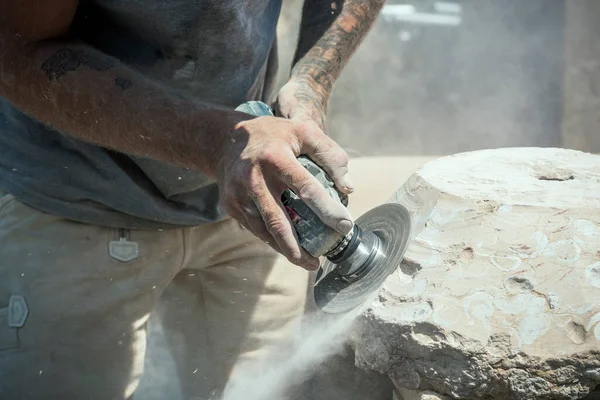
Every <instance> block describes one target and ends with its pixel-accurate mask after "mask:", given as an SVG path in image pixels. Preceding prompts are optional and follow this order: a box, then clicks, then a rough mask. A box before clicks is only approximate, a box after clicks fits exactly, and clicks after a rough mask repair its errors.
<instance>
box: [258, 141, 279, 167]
mask: <svg viewBox="0 0 600 400" xmlns="http://www.w3.org/2000/svg"><path fill="white" fill-rule="evenodd" d="M261 160H262V161H263V162H264V163H266V164H267V165H277V164H279V163H280V162H281V149H279V148H277V147H276V146H272V145H271V146H267V147H266V148H265V149H263V151H262V154H261Z"/></svg>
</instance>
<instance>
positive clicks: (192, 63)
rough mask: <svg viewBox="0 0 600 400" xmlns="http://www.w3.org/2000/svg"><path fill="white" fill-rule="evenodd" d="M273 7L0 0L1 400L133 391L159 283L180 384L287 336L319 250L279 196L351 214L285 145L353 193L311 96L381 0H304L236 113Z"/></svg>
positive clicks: (202, 393)
mask: <svg viewBox="0 0 600 400" xmlns="http://www.w3.org/2000/svg"><path fill="white" fill-rule="evenodd" d="M280 3H281V2H280V1H277V0H247V1H241V0H219V1H214V0H196V1H191V0H170V1H162V0H161V1H158V0H147V1H141V0H119V1H114V0H79V1H77V0H55V1H34V0H22V1H15V0H0V192H1V193H0V196H1V197H0V199H1V200H0V398H7V399H8V398H10V399H24V398H27V399H46V398H48V399H55V398H56V399H58V398H60V399H124V398H131V397H132V396H133V394H134V392H135V388H136V386H137V384H138V382H139V379H140V377H141V374H142V367H143V359H144V350H145V340H146V332H145V328H146V321H147V319H148V315H149V314H150V313H151V312H152V310H153V309H154V307H155V305H156V304H157V302H158V300H159V298H162V299H164V310H163V311H164V314H163V324H164V326H165V329H166V334H167V337H168V338H169V340H170V344H171V347H172V350H173V354H174V356H175V358H176V360H177V361H178V368H179V371H178V376H179V377H180V380H181V384H182V387H183V391H184V396H185V398H189V399H192V398H193V399H205V398H208V397H209V396H210V394H211V393H214V392H215V391H216V392H218V391H219V390H221V389H222V388H223V386H224V385H225V383H226V381H227V379H228V376H230V374H231V373H232V371H233V367H234V365H235V363H237V362H241V361H244V360H252V359H258V358H259V357H260V356H261V355H262V354H264V352H265V351H268V349H269V348H270V347H272V346H277V345H278V344H281V343H282V341H283V340H285V339H286V338H288V337H289V335H290V334H291V333H292V329H293V328H294V322H295V320H296V319H297V317H298V316H299V315H301V314H302V310H303V304H304V300H305V294H304V293H305V289H306V283H307V270H314V269H316V268H317V267H318V260H317V259H315V258H314V257H312V256H310V255H309V254H307V253H306V252H305V251H303V250H302V249H301V247H300V246H299V243H298V241H297V237H296V236H295V233H294V230H293V228H292V226H291V224H290V220H289V217H288V216H287V214H286V213H285V211H284V209H283V207H282V205H281V203H280V195H281V193H282V192H283V190H284V189H285V188H291V189H293V190H294V191H296V192H297V193H298V194H299V195H300V196H301V197H302V198H303V199H304V201H306V202H307V204H309V205H310V207H311V208H313V209H314V210H315V211H316V212H317V213H318V214H319V216H320V217H321V218H322V220H323V221H324V222H325V223H327V224H328V225H330V226H332V227H334V228H335V229H337V230H339V231H340V232H343V233H345V232H348V231H349V230H350V229H351V228H352V218H351V216H350V215H349V213H348V212H347V211H346V209H345V208H344V207H342V206H340V205H338V204H335V202H333V200H331V199H330V198H329V197H328V196H327V194H326V192H325V191H324V190H322V188H320V187H319V185H318V183H317V182H316V181H315V180H314V179H313V178H312V177H311V176H310V175H309V174H308V173H307V172H306V171H305V170H304V169H303V168H302V167H301V166H300V164H299V163H298V162H297V161H296V157H297V156H298V155H300V154H306V155H308V156H310V157H311V158H312V159H313V160H315V161H316V162H317V163H319V164H320V165H321V166H322V167H323V168H324V169H325V170H326V171H327V172H328V173H329V174H330V175H331V176H332V178H333V180H334V181H335V183H336V185H337V186H338V188H340V190H342V191H345V192H346V193H350V192H351V191H352V183H351V181H350V180H349V177H348V168H347V156H346V154H345V153H344V151H343V150H342V149H341V148H340V147H339V146H338V145H337V144H336V143H335V142H333V141H332V140H331V139H329V138H328V137H327V136H326V135H325V133H324V132H323V129H324V128H325V120H326V114H327V101H328V98H329V94H330V92H331V89H332V86H333V83H334V82H335V80H336V79H337V78H338V76H339V75H340V72H341V70H342V67H343V66H344V64H345V63H346V61H347V60H348V58H349V57H350V55H351V54H352V53H353V51H354V50H355V49H356V47H357V46H358V45H359V43H360V42H361V40H362V39H363V37H364V36H365V34H366V32H367V31H368V29H369V27H370V26H371V24H372V22H373V21H374V19H375V17H376V15H377V13H378V12H379V10H380V8H381V6H382V3H383V1H382V0H347V1H337V0H336V1H332V0H329V1H319V0H307V1H306V3H305V5H304V8H303V17H302V27H301V33H300V40H299V44H298V48H297V53H296V57H295V62H294V67H293V70H292V73H291V77H290V79H289V81H288V82H287V84H286V85H285V86H284V87H283V88H282V89H281V90H280V92H279V93H278V96H277V99H276V102H275V108H276V110H277V112H278V115H279V116H280V117H259V118H252V117H251V116H248V115H245V114H242V113H238V112H235V111H233V109H234V108H235V107H236V106H237V105H239V104H240V103H243V102H245V101H248V100H256V99H262V100H265V101H266V100H268V95H269V90H270V86H271V84H272V80H273V75H274V72H275V59H276V52H275V48H276V47H275V46H276V43H275V32H276V23H277V19H278V16H279V12H280V7H281V4H280ZM269 246H270V247H269ZM280 255H281V256H280ZM291 264H296V265H298V266H301V267H304V269H302V268H297V267H295V266H292V265H291Z"/></svg>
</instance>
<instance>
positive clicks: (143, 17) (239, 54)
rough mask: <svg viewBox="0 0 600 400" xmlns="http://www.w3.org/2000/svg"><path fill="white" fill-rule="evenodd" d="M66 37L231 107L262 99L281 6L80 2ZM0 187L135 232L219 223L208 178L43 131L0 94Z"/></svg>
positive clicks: (232, 0)
mask: <svg viewBox="0 0 600 400" xmlns="http://www.w3.org/2000/svg"><path fill="white" fill-rule="evenodd" d="M79 3H80V5H79V8H78V11H77V14H76V16H75V20H74V22H73V25H72V32H71V34H72V35H73V36H75V37H76V38H78V39H80V40H83V41H85V42H87V43H88V44H90V45H92V46H93V47H95V48H97V49H99V50H101V51H103V52H105V53H106V54H109V55H111V56H114V57H117V58H118V59H120V60H122V61H123V62H124V63H125V64H128V65H130V66H133V67H134V68H135V69H137V70H138V71H140V72H142V73H143V74H145V75H146V76H149V77H152V78H155V79H157V80H160V81H161V82H164V83H165V84H167V85H170V86H172V87H176V88H179V89H181V90H183V91H185V92H187V93H189V94H191V95H193V96H196V97H197V98H198V99H201V100H203V101H208V102H213V103H216V104H219V105H225V106H228V107H231V108H235V107H236V106H237V105H239V104H241V103H243V102H244V101H247V100H263V101H264V100H266V98H265V96H267V95H268V94H269V93H268V92H269V90H270V88H269V85H270V84H272V78H273V75H274V73H275V68H276V42H275V37H276V25H277V19H278V17H279V13H280V8H281V0H168V1H164V0H118V1H115V0H88V1H86V0H81V1H80V2H79ZM0 188H1V189H3V190H4V191H6V192H9V193H11V194H13V195H14V196H15V197H16V198H18V199H19V200H21V201H22V202H24V203H26V204H29V205H31V206H33V207H35V208H38V209H40V210H42V211H45V212H48V213H52V214H55V215H58V216H61V217H64V218H68V219H72V220H76V221H80V222H86V223H92V224H99V225H105V226H113V227H119V228H131V229H156V228H163V227H173V226H193V225H198V224H201V223H205V222H210V221H215V220H218V219H221V218H222V217H223V215H222V212H221V210H220V209H219V203H218V188H217V185H216V184H215V182H214V181H211V180H209V179H207V177H205V176H203V175H202V174H200V173H198V172H197V171H193V170H186V169H181V168H176V167H173V166H171V165H167V164H164V163H160V162H157V161H154V160H150V159H144V158H139V157H134V156H128V155H124V154H121V153H116V152H112V151H109V150H106V149H104V148H101V147H97V146H94V145H91V144H88V143H85V142H82V141H80V140H76V139H74V138H72V137H70V136H67V135H65V134H62V133H60V132H57V131H55V130H52V129H49V128H48V127H46V126H45V125H43V124H41V123H39V122H37V121H35V120H32V119H30V118H29V117H27V116H26V115H24V114H23V113H21V112H20V111H18V110H17V109H15V108H14V107H13V106H12V105H11V104H10V103H9V102H8V101H6V100H5V99H2V98H1V97H0Z"/></svg>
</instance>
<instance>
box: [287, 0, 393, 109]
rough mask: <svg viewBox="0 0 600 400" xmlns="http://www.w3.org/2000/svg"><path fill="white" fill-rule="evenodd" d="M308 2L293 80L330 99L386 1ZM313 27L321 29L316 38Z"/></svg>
mask: <svg viewBox="0 0 600 400" xmlns="http://www.w3.org/2000/svg"><path fill="white" fill-rule="evenodd" d="M305 1H306V2H307V3H306V4H305V6H304V10H303V11H304V16H303V21H302V28H301V33H300V35H301V39H300V41H299V46H298V50H297V53H296V56H295V61H296V64H295V66H294V68H293V69H292V76H294V77H296V78H298V79H305V80H307V81H308V82H309V83H311V86H312V88H313V89H314V90H316V91H317V92H318V93H320V94H321V95H322V96H323V97H324V98H327V97H328V96H329V93H330V91H331V89H332V87H333V84H334V82H335V81H336V80H337V78H338V77H339V75H340V74H341V71H342V69H343V67H344V65H345V64H346V62H347V61H348V59H349V58H350V56H351V55H352V54H353V53H354V51H355V50H356V48H357V47H358V45H359V44H360V43H361V42H362V40H363V39H364V37H365V36H366V34H367V33H368V31H369V30H370V29H371V26H372V24H373V22H374V21H375V18H376V17H377V15H378V14H379V11H380V10H381V8H382V7H383V4H384V3H385V0H344V1H342V0H340V1H332V0H330V1H320V0H319V1H318V0H313V1H311V0H305ZM309 3H310V4H309ZM319 13H320V15H321V17H320V18H319V17H318V15H319ZM332 13H333V14H332ZM326 14H328V15H333V16H335V18H334V19H333V20H328V19H326V18H325V17H324V16H323V15H326ZM313 27H316V28H317V29H316V30H315V31H314V32H315V33H314V34H312V33H310V32H311V30H312V29H313ZM317 32H320V33H317ZM317 35H320V37H316V36H317ZM313 43H314V44H313ZM309 45H310V48H308V47H309Z"/></svg>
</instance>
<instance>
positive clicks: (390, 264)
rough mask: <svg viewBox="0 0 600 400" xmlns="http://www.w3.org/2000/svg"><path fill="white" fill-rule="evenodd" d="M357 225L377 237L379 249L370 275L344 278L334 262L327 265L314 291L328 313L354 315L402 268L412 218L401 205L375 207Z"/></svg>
mask: <svg viewBox="0 0 600 400" xmlns="http://www.w3.org/2000/svg"><path fill="white" fill-rule="evenodd" d="M355 223H356V225H358V226H359V227H360V228H361V229H362V231H363V233H364V234H365V235H369V234H374V235H376V236H377V237H378V238H379V241H378V242H379V245H378V246H377V248H376V249H375V253H374V254H373V257H372V258H371V259H370V260H369V261H368V263H369V265H367V267H368V268H365V270H366V271H365V272H364V273H363V274H361V275H360V276H358V277H354V278H352V279H349V278H348V277H346V276H343V275H341V274H340V271H339V269H337V268H336V265H335V264H333V263H332V262H331V261H326V262H325V263H324V265H323V266H322V269H321V271H319V276H318V277H317V283H316V284H315V287H314V297H315V303H316V304H317V307H319V309H321V310H322V311H324V312H327V313H343V312H347V311H350V310H352V309H355V308H356V307H358V306H360V305H362V304H364V303H365V302H366V301H368V300H369V299H370V298H371V297H372V296H374V295H375V293H376V292H377V291H378V290H379V288H380V287H381V286H382V285H383V283H384V281H385V280H386V278H387V277H388V276H389V275H390V274H391V273H392V272H394V271H395V270H396V268H398V266H399V265H400V262H401V261H402V258H403V257H404V253H405V252H406V248H407V247H408V244H409V239H410V234H411V220H410V214H409V213H408V210H407V209H406V208H405V207H404V206H402V205H400V204H394V203H389V204H383V205H381V206H378V207H375V208H373V209H372V210H370V211H368V212H366V213H365V214H363V215H362V216H360V217H359V218H358V219H357V220H356V222H355Z"/></svg>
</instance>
